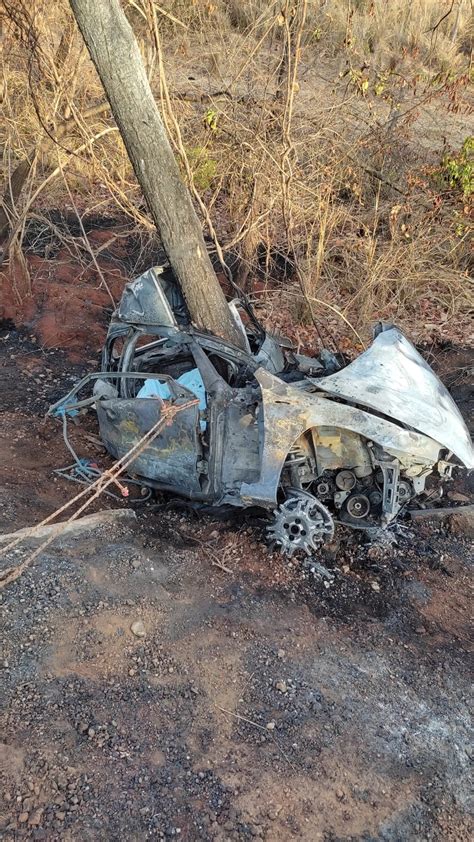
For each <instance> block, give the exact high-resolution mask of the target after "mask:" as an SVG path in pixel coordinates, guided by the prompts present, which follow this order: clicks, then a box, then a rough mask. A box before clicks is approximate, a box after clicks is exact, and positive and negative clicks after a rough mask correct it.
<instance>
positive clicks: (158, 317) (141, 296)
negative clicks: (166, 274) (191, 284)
mask: <svg viewBox="0 0 474 842" xmlns="http://www.w3.org/2000/svg"><path fill="white" fill-rule="evenodd" d="M162 272H163V269H162V268H161V267H154V268H152V269H148V270H147V271H146V272H144V273H143V275H140V276H139V277H138V278H135V280H134V281H131V282H130V283H129V284H125V288H124V291H123V293H122V297H121V299H120V303H119V306H118V309H117V311H116V314H115V315H116V317H117V318H119V319H120V321H122V322H127V323H131V324H137V325H163V326H164V327H177V322H176V319H175V317H174V315H173V311H172V309H171V307H170V305H169V302H168V299H167V298H166V295H165V293H164V291H163V288H162V283H161V279H160V275H161V274H162Z"/></svg>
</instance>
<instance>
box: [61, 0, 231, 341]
mask: <svg viewBox="0 0 474 842" xmlns="http://www.w3.org/2000/svg"><path fill="white" fill-rule="evenodd" d="M69 2H70V4H71V8H72V10H73V12H74V15H75V18H76V20H77V23H78V26H79V29H80V30H81V32H82V36H83V38H84V41H85V43H86V46H87V49H88V50H89V53H90V56H91V58H92V61H93V62H94V65H95V67H96V70H97V72H98V74H99V76H100V79H101V81H102V84H103V86H104V90H105V93H106V96H107V98H108V100H109V102H110V107H111V109H112V112H113V115H114V117H115V120H116V123H117V125H118V127H119V130H120V133H121V135H122V138H123V141H124V143H125V146H126V149H127V152H128V155H129V157H130V160H131V162H132V166H133V169H134V171H135V175H136V177H137V179H138V181H139V183H140V186H141V188H142V190H143V194H144V196H145V199H146V201H147V203H148V206H149V209H150V211H151V214H152V216H153V219H154V221H155V224H156V227H157V228H158V231H159V234H160V237H161V240H162V243H163V247H164V249H165V252H166V254H167V256H168V259H169V262H170V264H171V266H172V268H173V270H174V273H175V275H176V277H177V279H178V281H179V283H180V286H181V289H182V291H183V294H184V297H185V299H186V303H187V305H188V308H189V312H190V314H191V318H192V319H193V321H194V322H195V323H196V325H197V326H198V327H201V328H206V329H208V330H210V331H212V332H213V333H216V334H218V335H219V336H221V337H222V338H223V339H227V340H228V341H230V342H233V343H234V344H236V345H239V346H241V347H242V346H243V341H242V336H241V334H240V332H239V331H238V329H237V328H236V326H235V324H234V321H233V319H232V317H231V314H230V311H229V308H228V307H227V303H226V300H225V297H224V293H223V292H222V289H221V287H220V286H219V282H218V280H217V277H216V274H215V272H214V269H213V267H212V264H211V261H210V259H209V255H208V253H207V250H206V246H205V243H204V237H203V234H202V230H201V225H200V223H199V220H198V218H197V215H196V212H195V210H194V207H193V204H192V201H191V197H190V194H189V191H188V189H187V187H186V185H185V184H184V182H183V180H182V178H181V174H180V171H179V167H178V164H177V162H176V159H175V157H174V154H173V151H172V149H171V146H170V143H169V140H168V137H167V135H166V131H165V128H164V126H163V122H162V120H161V116H160V113H159V110H158V106H157V104H156V102H155V99H154V97H153V94H152V91H151V88H150V85H149V83H148V79H147V76H146V72H145V68H144V65H143V62H142V58H141V54H140V50H139V48H138V44H137V41H136V39H135V36H134V34H133V31H132V28H131V26H130V24H129V23H128V21H127V18H126V17H125V14H124V12H123V11H122V8H121V6H120V2H119V0H69Z"/></svg>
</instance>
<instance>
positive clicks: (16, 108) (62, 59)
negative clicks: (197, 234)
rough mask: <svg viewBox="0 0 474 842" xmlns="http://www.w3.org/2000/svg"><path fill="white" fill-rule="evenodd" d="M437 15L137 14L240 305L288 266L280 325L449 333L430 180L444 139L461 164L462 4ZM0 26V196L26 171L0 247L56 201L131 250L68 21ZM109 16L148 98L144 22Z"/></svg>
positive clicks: (39, 15)
mask: <svg viewBox="0 0 474 842" xmlns="http://www.w3.org/2000/svg"><path fill="white" fill-rule="evenodd" d="M450 7H451V0H449V2H444V0H393V2H390V3H387V2H385V1H384V0H310V2H308V3H305V2H304V0H299V2H298V3H293V4H289V3H286V4H285V2H278V3H276V2H272V0H265V2H264V0H247V2H237V0H226V2H224V0H215V2H213V3H210V2H209V3H208V2H204V0H196V2H193V3H190V2H188V0H162V2H160V4H159V5H158V6H157V7H156V22H157V25H158V30H159V32H160V36H161V41H162V43H163V45H164V47H163V50H164V55H163V64H164V68H165V70H166V81H167V85H168V89H169V94H170V100H169V103H168V105H167V104H166V103H165V102H163V101H162V108H163V110H164V113H165V114H167V117H168V122H169V127H170V132H171V135H172V137H173V138H174V139H175V140H176V137H177V135H176V125H175V124H173V120H172V119H170V116H171V115H170V110H171V112H172V116H173V117H175V118H176V121H177V124H178V126H179V132H180V135H181V137H182V143H183V145H184V148H185V150H186V152H187V157H188V167H187V173H188V175H189V168H190V169H191V170H192V172H193V178H194V185H195V189H196V190H197V192H198V194H199V196H200V198H201V200H202V201H204V203H205V204H206V206H207V208H208V212H209V217H210V220H212V224H213V226H215V228H216V230H217V233H218V236H219V239H220V241H221V243H222V244H223V246H224V248H225V249H226V250H227V252H232V253H233V254H235V255H236V258H237V260H236V261H235V262H234V267H237V280H238V281H239V282H240V283H242V284H244V285H246V287H247V289H248V290H249V291H252V289H253V288H254V289H255V282H256V281H260V282H262V281H263V287H262V283H260V284H259V285H257V287H258V288H257V291H258V295H260V296H261V295H262V294H263V295H265V289H266V290H267V291H268V290H269V289H270V288H272V286H273V287H274V282H275V279H276V277H278V276H279V277H280V282H281V269H282V267H283V268H285V270H286V269H288V267H289V266H290V264H291V267H292V269H293V275H294V278H293V280H291V279H287V280H286V281H284V282H281V283H283V287H282V288H284V291H285V292H284V295H285V296H286V300H287V301H288V302H290V310H291V312H292V313H293V315H294V316H296V317H298V318H300V317H303V316H305V317H306V318H307V317H308V312H309V311H312V312H313V315H316V316H317V318H318V319H319V320H321V318H323V317H324V318H325V317H326V316H328V317H331V318H333V317H334V308H336V309H339V310H340V311H341V314H342V316H344V317H345V318H346V319H348V320H350V321H351V322H352V323H353V324H354V325H355V327H356V328H357V329H361V326H362V329H365V326H366V325H367V323H368V322H369V321H372V320H373V319H374V318H377V317H383V318H392V319H399V320H401V321H402V322H403V321H404V320H405V321H406V322H407V323H408V324H410V326H411V328H412V329H413V326H416V327H417V328H418V335H419V336H420V337H423V336H427V335H431V334H430V329H429V328H428V327H427V328H426V329H425V328H424V325H429V324H430V323H433V324H434V321H437V320H438V321H439V319H444V320H445V321H448V322H449V320H453V321H454V320H456V322H457V324H462V325H464V324H467V322H466V318H467V316H466V314H467V313H468V309H469V305H470V302H471V301H472V295H471V294H470V290H469V286H468V283H469V280H468V279H469V274H470V270H471V269H472V265H471V264H470V262H469V261H470V256H469V249H468V242H469V229H468V216H467V210H466V202H465V201H463V199H462V196H461V195H460V193H458V194H456V191H448V192H442V191H440V189H438V188H437V186H436V182H435V181H434V180H433V178H432V177H431V175H430V171H432V170H434V169H435V168H436V166H438V165H439V161H440V160H441V157H442V154H443V151H444V148H443V135H445V136H446V135H448V137H450V139H449V140H448V141H447V145H448V146H449V145H454V146H456V145H457V146H459V145H460V142H461V141H462V139H463V138H462V126H463V125H464V124H465V123H466V117H465V115H466V114H467V113H468V111H469V108H470V107H471V106H470V103H471V99H472V93H471V92H470V89H469V73H470V71H471V49H472V45H471V33H472V3H471V2H470V0H454V3H453V4H452V9H451V11H450ZM1 10H3V12H4V36H3V41H4V51H5V57H6V61H5V64H4V74H3V85H2V108H3V114H4V120H3V121H2V126H1V127H0V132H1V135H0V142H1V150H2V180H3V181H4V182H6V183H8V180H9V178H11V176H12V174H13V173H14V171H15V168H16V167H17V165H18V163H19V162H21V161H22V160H25V159H28V160H30V162H31V167H30V170H29V172H28V176H27V178H26V182H25V185H24V188H23V191H22V193H21V197H20V198H19V199H18V201H16V202H15V203H14V206H13V207H12V208H9V215H10V217H11V230H10V243H11V240H12V239H16V243H17V245H18V242H21V237H22V234H23V232H24V230H25V224H26V221H27V218H28V215H29V214H32V213H38V212H42V211H45V210H47V209H48V208H55V207H59V208H66V209H67V208H68V206H70V204H71V203H70V201H69V195H70V193H71V195H72V194H73V195H74V204H75V206H77V208H78V209H79V212H86V211H87V212H89V213H94V214H101V213H108V214H110V213H115V214H117V213H119V214H120V215H125V216H126V217H128V218H130V220H131V222H130V224H131V226H134V227H135V226H139V229H140V230H141V231H143V238H144V242H145V241H146V240H147V237H148V236H149V234H147V232H150V230H151V225H150V221H149V218H148V216H147V213H146V210H145V209H144V207H143V204H142V201H141V197H140V194H139V190H138V188H137V185H136V182H135V179H134V176H133V173H132V171H131V167H130V164H129V162H128V159H127V156H126V154H125V151H124V148H123V145H122V142H121V139H120V137H119V135H118V132H117V131H114V130H113V122H112V120H111V117H110V114H109V112H108V110H107V109H106V108H105V109H104V110H102V111H100V113H98V112H97V109H95V110H94V108H95V106H97V105H100V103H101V102H102V101H103V92H102V90H101V87H100V84H99V83H98V80H97V78H96V75H95V72H94V70H93V68H92V66H91V63H90V61H89V59H88V57H87V54H86V52H85V50H84V47H83V45H82V42H81V40H80V37H79V35H78V33H77V31H76V30H75V28H74V26H72V25H71V24H72V21H71V16H70V11H69V6H68V4H67V3H66V2H62V3H57V4H54V8H51V5H50V4H46V3H43V2H41V0H34V2H30V3H26V0H25V2H23V0H0V11H1ZM127 10H128V14H129V17H130V20H131V22H132V25H133V26H134V28H135V31H136V33H137V36H138V38H139V40H140V43H141V46H142V52H143V56H144V60H145V61H146V64H147V67H148V70H149V75H150V79H151V81H152V84H153V86H154V89H155V91H156V95H157V97H158V98H160V97H161V96H162V95H163V90H164V89H163V77H162V78H161V84H160V74H159V64H160V63H159V56H158V55H157V50H156V41H155V39H154V38H153V27H152V21H151V17H150V4H149V3H148V2H145V0H136V1H135V2H134V3H129V4H127ZM292 10H296V14H295V15H294V17H293V16H292ZM304 10H305V11H306V18H305V21H304V23H302V13H303V11H304ZM282 11H283V14H282ZM285 11H286V15H285ZM447 12H449V14H447V15H446V13H447ZM444 15H446V17H444V18H443V16H444ZM298 32H299V33H300V35H301V49H300V50H298V52H297V54H295V52H294V50H295V47H296V46H297V37H298ZM61 36H62V37H61ZM288 62H289V70H290V74H291V73H292V72H293V71H295V81H296V82H297V83H296V84H295V85H294V86H291V85H290V86H288V85H287V79H288ZM448 109H450V111H448ZM458 115H459V116H458ZM450 127H452V130H451V128H450ZM460 132H461V134H460ZM54 139H56V140H57V141H58V142H54ZM420 141H422V143H421V142H420ZM52 173H54V174H55V175H54V177H53V176H52ZM183 173H184V174H185V175H186V168H185V167H183ZM65 180H66V182H67V183H66V184H65ZM69 191H70V192H69ZM295 270H296V271H295ZM296 278H299V283H298V284H297V283H296V281H295V279H296ZM262 288H263V293H262ZM273 300H275V293H274V292H273V293H272V294H270V292H268V301H269V302H271V301H273ZM321 302H326V304H323V303H321ZM331 308H333V309H331ZM433 314H434V315H433ZM338 318H339V317H338ZM430 320H431V322H430ZM433 320H434V321H433ZM340 324H341V326H342V327H343V328H344V329H345V323H344V321H343V319H342V318H341V320H340ZM422 325H423V327H422ZM434 332H435V331H434ZM431 333H433V331H431Z"/></svg>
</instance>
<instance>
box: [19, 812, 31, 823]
mask: <svg viewBox="0 0 474 842" xmlns="http://www.w3.org/2000/svg"><path fill="white" fill-rule="evenodd" d="M28 818H29V815H28V813H26V812H24V813H20V815H19V816H18V822H19V824H25V822H27V821H28Z"/></svg>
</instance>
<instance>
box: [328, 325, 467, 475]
mask: <svg viewBox="0 0 474 842" xmlns="http://www.w3.org/2000/svg"><path fill="white" fill-rule="evenodd" d="M313 382H314V383H315V385H317V387H318V389H322V390H323V391H325V392H328V393H329V394H331V395H337V396H338V397H342V398H346V399H347V400H351V401H354V402H356V403H357V404H359V405H362V406H367V407H370V408H371V409H375V410H377V411H378V412H381V413H383V414H384V415H387V416H389V417H391V418H394V419H396V420H397V421H401V422H402V423H403V424H407V425H408V426H410V427H412V428H413V429H414V430H418V431H419V432H420V433H424V434H425V435H426V436H430V438H432V439H435V441H439V442H440V444H441V445H442V446H443V447H445V448H447V449H448V450H451V451H452V452H453V453H454V454H455V455H456V456H457V457H458V459H460V460H461V462H462V463H463V464H464V465H465V466H466V468H474V449H473V446H472V442H471V438H470V436H469V432H468V429H467V427H466V425H465V423H464V420H463V417H462V415H461V413H460V412H459V409H458V408H457V406H456V404H455V403H454V401H453V399H452V397H451V395H450V394H449V392H448V390H447V389H446V388H445V386H443V384H442V383H441V381H440V380H439V379H438V377H436V375H435V373H434V372H433V371H432V369H431V368H430V366H429V365H428V364H427V363H426V362H425V360H424V359H423V357H422V356H420V354H419V353H418V351H417V350H416V348H414V346H413V345H412V344H411V342H409V340H408V339H406V337H405V336H403V334H402V333H401V332H400V331H399V330H397V329H396V328H392V329H390V330H386V331H383V332H382V333H380V334H379V335H378V336H377V338H376V339H375V340H374V342H373V343H372V345H371V346H370V348H368V349H367V351H364V353H362V354H361V355H360V356H359V357H357V359H355V360H354V362H352V363H350V364H349V365H348V366H346V368H343V369H342V370H341V371H338V372H336V374H331V375H329V376H328V377H321V378H318V379H317V380H314V381H313Z"/></svg>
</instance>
